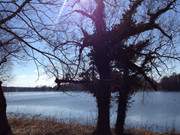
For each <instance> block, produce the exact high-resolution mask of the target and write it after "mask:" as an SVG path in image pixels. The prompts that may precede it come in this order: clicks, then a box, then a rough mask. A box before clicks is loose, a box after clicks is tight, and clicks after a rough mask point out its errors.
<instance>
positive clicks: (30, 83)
mask: <svg viewBox="0 0 180 135" xmlns="http://www.w3.org/2000/svg"><path fill="white" fill-rule="evenodd" d="M11 72H12V73H11V74H12V78H11V79H10V80H9V81H8V83H7V85H8V86H20V87H37V86H44V85H46V86H55V83H54V78H52V77H49V76H48V75H46V73H45V72H44V71H43V69H41V68H40V69H39V72H40V76H39V77H38V73H37V69H36V66H35V64H34V63H33V62H31V61H29V62H26V63H19V64H17V63H16V64H14V65H13V67H12V71H11Z"/></svg>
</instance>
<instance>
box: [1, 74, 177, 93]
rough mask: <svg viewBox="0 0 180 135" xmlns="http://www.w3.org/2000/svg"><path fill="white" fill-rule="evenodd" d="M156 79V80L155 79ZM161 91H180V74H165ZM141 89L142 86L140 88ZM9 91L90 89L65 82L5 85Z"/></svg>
mask: <svg viewBox="0 0 180 135" xmlns="http://www.w3.org/2000/svg"><path fill="white" fill-rule="evenodd" d="M153 81H154V80H153ZM144 83H145V82H144ZM154 83H156V84H157V86H158V90H159V91H180V74H175V73H173V74H172V75H170V76H164V77H163V78H162V79H161V80H160V82H159V83H158V82H155V81H154ZM140 89H141V88H140ZM143 89H152V88H151V86H150V85H143ZM4 90H5V91H8V92H15V91H18V92H27V91H88V87H86V86H83V85H81V84H63V85H61V86H60V87H59V88H58V89H57V87H48V86H42V87H4Z"/></svg>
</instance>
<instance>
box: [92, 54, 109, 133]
mask: <svg viewBox="0 0 180 135" xmlns="http://www.w3.org/2000/svg"><path fill="white" fill-rule="evenodd" d="M101 52H102V51H101ZM98 55H100V53H98ZM101 56H105V55H104V54H103V55H101ZM101 56H98V57H96V58H98V60H97V61H96V65H97V68H98V72H99V75H100V81H99V82H98V87H97V89H96V92H95V97H96V102H97V108H98V119H97V126H96V130H95V131H94V135H111V128H110V98H111V91H110V84H109V83H108V82H107V80H108V79H110V67H109V61H107V59H106V58H101Z"/></svg>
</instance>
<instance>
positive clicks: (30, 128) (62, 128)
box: [9, 116, 180, 135]
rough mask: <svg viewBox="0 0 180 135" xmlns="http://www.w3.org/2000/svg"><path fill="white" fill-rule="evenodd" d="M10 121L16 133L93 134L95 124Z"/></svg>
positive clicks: (140, 133) (140, 134)
mask: <svg viewBox="0 0 180 135" xmlns="http://www.w3.org/2000/svg"><path fill="white" fill-rule="evenodd" d="M9 122H10V125H11V128H12V130H13V133H14V134H15V135H91V133H92V131H93V130H94V127H93V126H84V125H80V124H76V123H69V124H67V123H65V122H57V121H56V120H53V119H48V118H47V119H39V118H38V117H14V116H9ZM126 132H127V135H180V133H174V132H171V133H153V132H150V131H146V130H144V129H128V130H126Z"/></svg>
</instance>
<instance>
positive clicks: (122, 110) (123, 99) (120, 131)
mask: <svg viewBox="0 0 180 135" xmlns="http://www.w3.org/2000/svg"><path fill="white" fill-rule="evenodd" d="M129 81H130V80H129V71H128V69H127V68H125V70H124V74H123V86H122V88H121V89H120V90H119V97H118V111H117V119H116V124H115V133H116V135H124V125H125V119H126V112H127V108H128V103H129V99H130V93H131V89H130V86H129V85H131V84H129Z"/></svg>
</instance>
